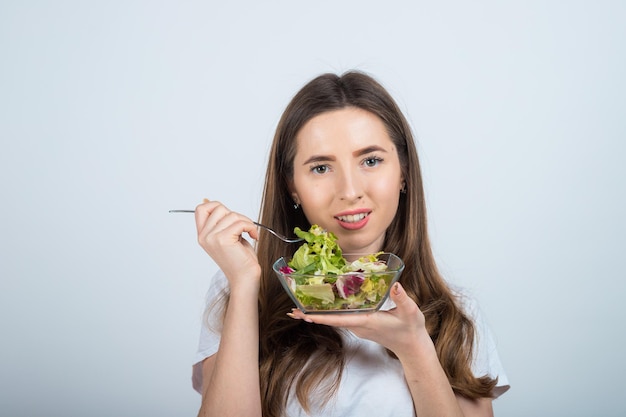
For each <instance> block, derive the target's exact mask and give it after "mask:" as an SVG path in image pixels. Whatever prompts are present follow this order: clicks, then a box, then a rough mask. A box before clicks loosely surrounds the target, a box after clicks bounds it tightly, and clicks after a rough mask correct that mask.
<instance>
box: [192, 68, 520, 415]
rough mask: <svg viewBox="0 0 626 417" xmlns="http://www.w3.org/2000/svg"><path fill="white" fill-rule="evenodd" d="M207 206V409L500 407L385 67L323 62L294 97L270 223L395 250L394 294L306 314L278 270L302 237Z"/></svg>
mask: <svg viewBox="0 0 626 417" xmlns="http://www.w3.org/2000/svg"><path fill="white" fill-rule="evenodd" d="M195 216H196V225H197V230H198V241H199V243H200V245H201V246H202V247H203V248H204V250H205V251H206V252H207V253H208V254H209V255H210V256H211V257H212V258H213V260H214V261H215V262H216V263H217V265H218V266H219V268H220V271H219V272H218V273H217V275H216V276H215V277H214V280H213V281H212V286H211V288H210V290H209V294H208V297H207V303H208V304H207V316H206V320H205V324H204V325H203V327H202V330H201V337H200V346H199V352H198V356H197V363H196V364H195V365H194V369H193V370H194V372H193V381H194V388H195V389H197V390H198V391H199V392H200V393H201V394H202V404H201V407H200V412H199V415H200V416H220V417H223V416H265V417H279V416H289V417H293V416H307V415H311V416H356V415H372V414H375V415H377V416H393V417H400V416H415V415H418V416H420V417H427V416H435V415H437V416H466V417H467V416H492V415H493V410H492V400H493V398H495V397H497V396H499V395H500V394H502V393H503V392H504V391H506V390H507V389H508V382H507V378H506V375H505V374H504V372H503V369H502V367H501V365H500V361H499V359H498V356H497V352H496V350H495V346H494V344H493V341H492V339H491V336H490V334H489V331H488V329H487V328H486V327H485V326H484V324H483V322H482V321H481V319H480V316H479V315H478V313H477V309H476V308H475V306H474V304H473V303H472V302H471V300H468V299H466V298H465V297H463V296H462V294H460V293H459V292H458V291H455V290H453V289H452V288H451V287H450V286H449V285H448V284H447V283H446V281H444V279H443V278H442V277H441V275H440V274H439V272H438V270H437V267H436V265H435V261H434V259H433V255H432V252H431V248H430V243H429V239H428V233H427V224H426V210H425V202H424V192H423V187H422V179H421V174H420V167H419V162H418V157H417V151H416V147H415V143H414V141H413V137H412V134H411V131H410V128H409V125H408V123H407V121H406V119H405V118H404V116H403V115H402V113H401V111H400V110H399V108H398V106H397V105H396V103H395V102H394V100H393V99H392V97H391V96H390V95H389V94H388V93H387V91H386V90H385V89H384V88H383V87H382V86H381V85H380V84H379V83H378V82H377V81H375V80H374V79H373V78H371V77H370V76H368V75H365V74H363V73H359V72H348V73H345V74H343V75H341V76H337V75H333V74H324V75H321V76H319V77H317V78H315V79H313V80H312V81H310V82H309V83H308V84H306V85H305V86H304V87H303V88H302V89H301V90H300V91H299V92H298V93H297V94H296V95H295V96H294V98H293V99H292V101H291V102H290V103H289V105H288V107H287V109H286V110H285V112H284V114H283V116H282V118H281V120H280V122H279V124H278V127H277V130H276V134H275V137H274V142H273V145H272V149H271V153H270V159H269V163H268V168H267V173H266V180H265V189H264V193H263V201H262V206H261V213H260V221H261V223H264V224H266V225H268V226H270V227H272V228H273V229H275V230H276V231H278V232H281V233H283V234H284V235H292V234H293V230H294V228H295V227H296V226H298V227H300V228H301V229H303V230H308V229H309V228H310V226H311V225H312V224H317V225H319V226H321V227H323V228H324V229H326V230H328V231H330V232H333V233H334V234H335V235H336V236H337V237H338V243H339V245H340V247H341V248H342V250H343V252H344V253H374V252H378V251H386V252H392V253H395V254H396V255H398V256H399V257H400V258H402V259H403V260H404V263H405V269H404V272H403V273H402V275H401V278H400V281H399V283H398V284H396V285H395V286H393V287H392V289H391V292H390V299H391V301H392V303H391V304H392V308H390V309H385V311H378V312H375V313H365V314H341V315H314V314H307V315H305V314H303V313H302V312H301V311H299V310H297V309H294V308H293V307H294V306H293V303H292V302H291V300H290V298H289V297H288V295H287V294H286V292H285V291H284V289H283V288H282V286H281V284H280V283H279V281H278V279H277V277H276V276H275V275H274V272H273V271H272V268H271V266H272V264H273V263H274V262H275V261H276V260H277V259H278V258H280V257H281V256H287V257H288V256H290V255H292V254H293V252H294V251H295V250H296V249H297V248H298V247H299V245H298V244H285V243H283V242H282V241H280V240H279V239H277V238H275V237H273V236H272V235H269V234H268V233H267V232H265V231H263V230H261V231H258V230H257V227H256V226H255V225H254V224H253V223H252V221H251V220H250V219H249V218H247V217H245V216H243V215H241V214H238V213H235V212H231V211H230V210H229V209H228V208H227V207H226V206H224V205H223V204H221V203H219V202H217V201H208V200H205V202H204V203H203V204H200V205H199V206H198V207H196V215H195ZM243 234H248V235H249V236H250V237H251V238H252V239H254V240H256V241H257V243H256V245H255V246H252V245H251V244H250V243H249V242H248V241H247V240H246V239H244V238H242V235H243Z"/></svg>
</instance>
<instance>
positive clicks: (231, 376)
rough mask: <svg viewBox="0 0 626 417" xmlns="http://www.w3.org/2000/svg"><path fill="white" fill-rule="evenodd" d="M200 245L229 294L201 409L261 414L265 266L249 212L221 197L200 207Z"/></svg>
mask: <svg viewBox="0 0 626 417" xmlns="http://www.w3.org/2000/svg"><path fill="white" fill-rule="evenodd" d="M195 212H196V226H197V229H198V242H199V244H200V246H202V248H203V249H204V250H205V251H206V252H207V253H208V254H209V255H210V256H211V258H213V260H214V261H215V263H216V264H217V265H218V266H219V267H220V269H221V270H222V271H223V272H224V275H225V276H226V278H227V279H228V283H229V287H230V297H229V300H228V305H227V306H226V311H225V314H224V322H223V325H222V334H221V339H220V345H219V348H218V350H217V352H216V353H215V354H214V355H212V356H211V357H209V358H207V359H205V360H204V362H203V364H202V404H201V406H200V411H199V413H198V415H199V416H200V417H207V416H219V417H229V416H251V417H254V416H259V417H260V416H261V389H260V384H259V357H258V355H259V353H258V352H259V325H258V323H259V321H258V296H259V286H260V277H261V267H260V265H259V263H258V260H257V257H256V253H255V251H254V248H253V247H252V245H251V244H250V243H249V242H248V241H247V240H245V239H244V238H243V237H242V234H243V233H248V234H249V235H250V236H251V237H252V238H253V239H255V238H257V233H258V232H257V229H256V226H255V225H254V224H253V223H252V221H251V220H250V219H248V218H246V217H245V216H242V215H240V214H238V213H233V212H231V211H229V210H228V209H227V208H226V207H224V206H223V205H222V204H220V203H218V202H209V201H205V203H204V204H201V205H199V206H198V207H196V210H195Z"/></svg>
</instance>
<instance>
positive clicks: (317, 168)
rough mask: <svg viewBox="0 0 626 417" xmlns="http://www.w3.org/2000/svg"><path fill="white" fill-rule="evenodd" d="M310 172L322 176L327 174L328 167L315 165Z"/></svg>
mask: <svg viewBox="0 0 626 417" xmlns="http://www.w3.org/2000/svg"><path fill="white" fill-rule="evenodd" d="M311 171H313V172H315V173H316V174H324V173H326V172H328V165H316V166H314V167H313V168H311Z"/></svg>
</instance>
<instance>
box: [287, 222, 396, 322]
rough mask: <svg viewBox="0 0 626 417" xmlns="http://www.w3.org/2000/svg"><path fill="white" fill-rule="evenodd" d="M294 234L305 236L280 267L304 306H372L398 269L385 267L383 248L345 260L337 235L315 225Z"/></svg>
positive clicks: (325, 308) (336, 307)
mask: <svg viewBox="0 0 626 417" xmlns="http://www.w3.org/2000/svg"><path fill="white" fill-rule="evenodd" d="M294 232H295V234H296V235H297V236H298V237H301V238H303V239H304V240H305V243H303V244H302V245H301V246H300V247H299V248H298V250H296V252H295V253H294V255H293V257H292V258H291V260H290V261H289V262H288V263H287V264H286V265H284V266H282V267H281V268H280V269H279V271H280V272H281V273H282V274H283V277H284V279H285V281H286V283H287V286H288V287H289V289H290V290H291V291H292V293H293V294H294V295H295V297H296V298H297V299H298V300H299V301H300V303H301V304H302V305H303V306H305V308H307V309H312V310H345V309H365V308H368V309H371V308H374V307H376V306H377V305H378V304H379V303H380V301H381V299H382V298H383V297H384V296H385V295H386V294H387V290H388V289H389V285H390V282H391V280H392V279H393V278H394V276H395V275H396V272H397V271H389V272H385V271H387V263H386V262H385V261H384V260H383V259H381V255H382V254H383V252H378V253H374V254H370V255H366V256H362V257H360V258H358V259H357V260H355V261H353V262H348V261H347V260H346V259H345V258H344V257H343V254H342V251H341V248H340V247H339V245H338V244H337V237H336V236H335V235H334V234H333V233H332V232H327V231H326V230H324V229H322V228H321V227H319V226H318V225H313V226H311V228H310V229H309V230H308V231H304V230H301V229H300V228H299V227H296V228H295V229H294Z"/></svg>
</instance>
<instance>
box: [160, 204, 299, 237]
mask: <svg viewBox="0 0 626 417" xmlns="http://www.w3.org/2000/svg"><path fill="white" fill-rule="evenodd" d="M169 212H170V213H195V212H196V211H195V210H170V211H169ZM252 223H254V224H256V225H257V226H258V227H261V228H263V229H265V230H267V231H268V232H270V233H271V234H273V235H274V236H276V237H277V238H279V239H280V240H282V241H283V242H285V243H297V242H302V241H303V240H304V239H302V238H301V237H287V236H283V235H281V234H280V233H278V232H276V231H274V230H273V229H271V228H269V227H268V226H266V225H264V224H261V223H257V222H252Z"/></svg>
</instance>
